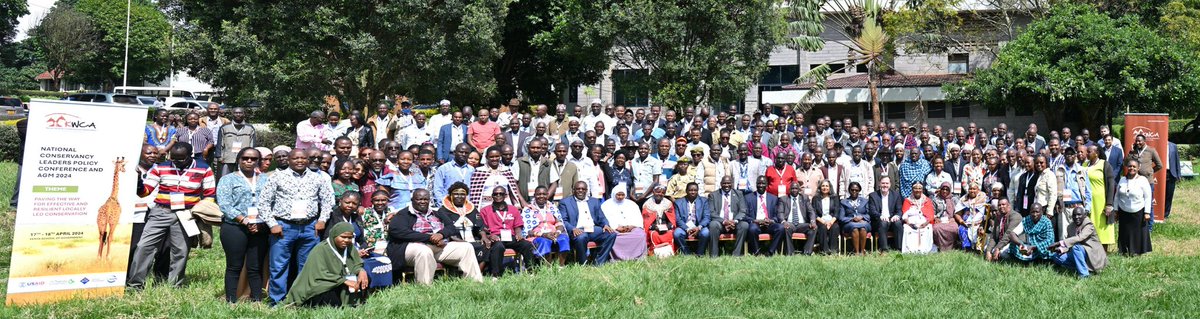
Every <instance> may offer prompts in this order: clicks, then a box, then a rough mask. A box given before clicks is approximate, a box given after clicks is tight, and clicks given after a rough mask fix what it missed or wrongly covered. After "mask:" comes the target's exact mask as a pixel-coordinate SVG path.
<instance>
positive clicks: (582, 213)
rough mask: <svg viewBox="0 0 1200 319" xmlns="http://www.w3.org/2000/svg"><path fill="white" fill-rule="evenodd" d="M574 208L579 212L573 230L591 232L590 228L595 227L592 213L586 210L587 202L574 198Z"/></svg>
mask: <svg viewBox="0 0 1200 319" xmlns="http://www.w3.org/2000/svg"><path fill="white" fill-rule="evenodd" d="M575 207H576V208H577V209H578V211H579V222H578V223H575V228H578V229H583V230H584V231H588V230H591V229H592V227H596V221H594V220H592V211H591V210H590V209H588V202H587V200H579V199H578V198H576V199H575Z"/></svg>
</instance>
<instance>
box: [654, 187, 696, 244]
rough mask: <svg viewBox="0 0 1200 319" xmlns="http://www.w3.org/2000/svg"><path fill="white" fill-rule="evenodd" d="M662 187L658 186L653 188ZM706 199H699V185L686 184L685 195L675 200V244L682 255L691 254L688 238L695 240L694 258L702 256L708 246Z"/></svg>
mask: <svg viewBox="0 0 1200 319" xmlns="http://www.w3.org/2000/svg"><path fill="white" fill-rule="evenodd" d="M658 187H664V186H663V185H658V186H656V187H655V188H658ZM708 222H709V216H708V199H707V198H703V197H700V185H699V184H696V183H688V184H687V195H686V196H684V197H683V198H680V199H676V200H675V226H676V227H675V243H676V244H677V245H678V246H679V249H680V251H681V252H682V254H687V253H689V252H691V249H690V248H689V247H688V243H687V239H688V237H695V238H696V256H703V255H704V248H705V246H707V245H708V236H709V230H708Z"/></svg>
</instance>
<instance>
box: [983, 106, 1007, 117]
mask: <svg viewBox="0 0 1200 319" xmlns="http://www.w3.org/2000/svg"><path fill="white" fill-rule="evenodd" d="M987 109H988V117H1004V116H1005V115H1008V114H1007V113H1008V109H1007V108H1004V107H999V106H989V107H988V108H987Z"/></svg>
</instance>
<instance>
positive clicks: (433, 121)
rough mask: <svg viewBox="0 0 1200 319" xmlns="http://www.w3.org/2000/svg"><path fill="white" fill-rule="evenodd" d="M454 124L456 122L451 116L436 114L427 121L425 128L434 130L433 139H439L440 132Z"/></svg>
mask: <svg viewBox="0 0 1200 319" xmlns="http://www.w3.org/2000/svg"><path fill="white" fill-rule="evenodd" d="M453 122H454V121H453V120H452V119H451V115H450V114H446V115H442V114H434V115H433V116H431V117H429V120H428V121H425V126H428V127H430V128H432V129H433V138H434V139H437V138H439V137H440V136H438V135H439V134H441V132H440V131H441V130H442V127H443V126H446V124H450V123H453Z"/></svg>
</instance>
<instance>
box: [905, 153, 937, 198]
mask: <svg viewBox="0 0 1200 319" xmlns="http://www.w3.org/2000/svg"><path fill="white" fill-rule="evenodd" d="M928 173H929V161H926V160H923V159H921V160H917V161H913V160H911V159H907V158H906V160H905V161H904V162H903V163H900V172H899V175H900V195H901V196H904V198H908V196H909V195H912V185H913V183H916V182H920V181H923V180H924V178H925V174H928ZM925 187H930V186H929V185H925Z"/></svg>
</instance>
